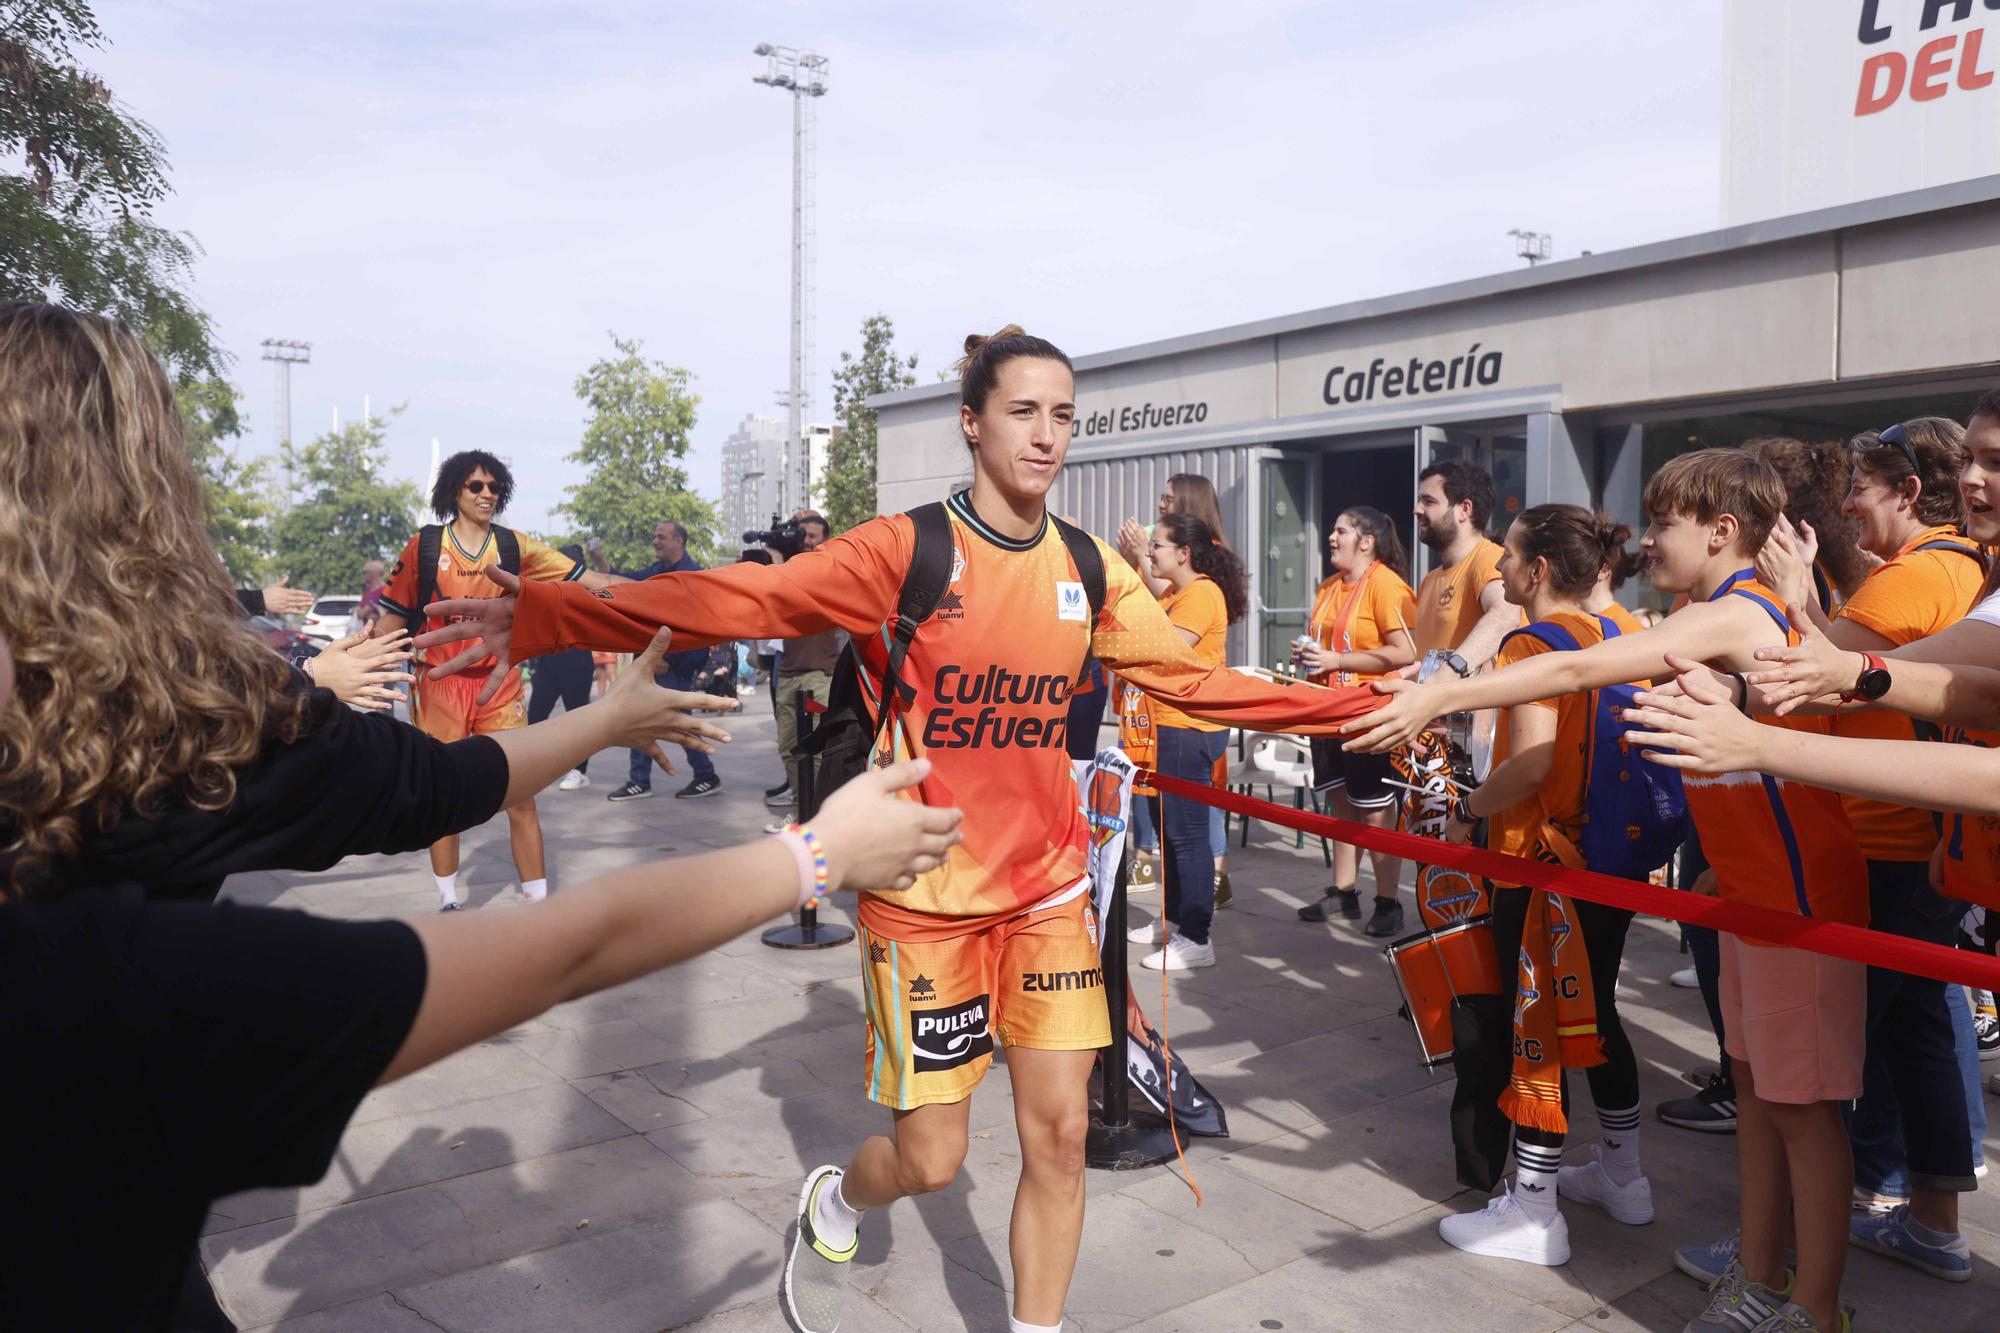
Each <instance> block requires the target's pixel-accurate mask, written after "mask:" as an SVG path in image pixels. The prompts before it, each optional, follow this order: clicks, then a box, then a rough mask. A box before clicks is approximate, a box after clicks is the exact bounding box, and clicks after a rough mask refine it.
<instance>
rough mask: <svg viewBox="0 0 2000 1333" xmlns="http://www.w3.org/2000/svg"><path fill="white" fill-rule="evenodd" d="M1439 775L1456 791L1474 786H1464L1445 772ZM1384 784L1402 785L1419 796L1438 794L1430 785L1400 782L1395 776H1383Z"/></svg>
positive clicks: (1467, 789)
mask: <svg viewBox="0 0 2000 1333" xmlns="http://www.w3.org/2000/svg"><path fill="white" fill-rule="evenodd" d="M1438 776H1439V778H1440V779H1442V781H1443V782H1444V785H1445V786H1447V787H1449V788H1451V789H1452V790H1453V791H1455V792H1468V791H1471V790H1472V788H1470V787H1466V786H1462V785H1461V784H1459V783H1458V782H1457V781H1455V780H1454V779H1452V778H1449V777H1446V776H1445V775H1443V774H1439V775H1438ZM1382 785H1383V786H1385V787H1401V788H1402V789H1403V790H1404V791H1410V792H1415V793H1416V794H1417V795H1419V796H1434V795H1436V793H1435V792H1433V791H1432V790H1431V789H1430V788H1429V787H1419V786H1417V784H1415V783H1414V782H1398V781H1396V779H1394V778H1383V779H1382Z"/></svg>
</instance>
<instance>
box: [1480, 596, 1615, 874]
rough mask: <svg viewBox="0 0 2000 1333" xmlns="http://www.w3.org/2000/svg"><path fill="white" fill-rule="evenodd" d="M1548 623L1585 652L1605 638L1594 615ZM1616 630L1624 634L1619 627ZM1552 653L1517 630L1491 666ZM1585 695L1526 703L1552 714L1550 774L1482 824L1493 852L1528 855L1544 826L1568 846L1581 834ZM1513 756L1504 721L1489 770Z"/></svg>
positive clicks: (1560, 616) (1557, 617)
mask: <svg viewBox="0 0 2000 1333" xmlns="http://www.w3.org/2000/svg"><path fill="white" fill-rule="evenodd" d="M1548 623H1550V624H1553V625H1560V626H1561V627H1562V628H1563V629H1565V630H1568V631H1569V633H1570V637H1572V638H1574V639H1575V640H1576V644H1577V647H1579V648H1588V647H1590V646H1591V645H1592V644H1594V643H1599V642H1601V641H1602V640H1603V638H1604V628H1603V626H1601V625H1599V624H1598V623H1597V617H1596V616H1594V615H1591V614H1590V613H1588V612H1577V611H1558V612H1557V613H1556V614H1554V615H1552V616H1550V617H1549V621H1548ZM1619 629H1620V632H1621V633H1623V632H1624V627H1623V626H1622V625H1621V626H1620V627H1619ZM1555 651H1557V650H1556V649H1554V648H1551V647H1549V645H1548V644H1546V643H1543V642H1542V641H1541V640H1540V639H1538V638H1536V637H1535V636H1534V635H1532V634H1526V633H1523V632H1521V631H1519V630H1516V631H1514V632H1513V633H1511V634H1509V635H1508V636H1507V637H1506V638H1505V639H1503V640H1501V643H1500V651H1499V652H1498V653H1495V654H1494V657H1493V665H1494V666H1495V667H1496V668H1499V667H1509V666H1512V665H1514V663H1516V662H1523V661H1526V660H1527V659H1528V658H1530V657H1534V656H1536V655H1538V654H1541V653H1552V652H1555ZM1590 695H1591V692H1590V691H1589V690H1583V691H1579V692H1578V693H1575V694H1563V695H1558V696H1557V697H1555V698H1553V699H1537V700H1535V701H1534V702H1533V703H1531V704H1527V705H1525V706H1526V707H1529V708H1548V709H1553V710H1554V712H1555V715H1556V741H1555V755H1554V758H1553V760H1552V762H1551V763H1550V764H1549V775H1548V776H1547V777H1546V778H1544V779H1542V785H1541V786H1540V787H1539V788H1538V789H1537V790H1536V792H1535V794H1534V795H1533V796H1531V797H1529V798H1528V799H1527V800H1525V801H1523V802H1521V803H1520V804H1519V805H1517V806H1514V807H1512V808H1511V809H1507V810H1502V811H1499V812H1498V813H1496V814H1494V815H1493V816H1491V817H1490V818H1489V819H1488V820H1487V821H1486V845H1487V846H1488V847H1490V848H1492V849H1493V850H1494V851H1496V852H1505V853H1506V854H1507V855H1509V856H1527V855H1529V854H1530V853H1532V852H1533V850H1534V847H1535V841H1536V837H1537V835H1538V834H1539V833H1540V831H1541V827H1542V824H1543V823H1544V822H1547V823H1549V824H1553V825H1554V826H1555V827H1556V829H1557V830H1558V831H1560V832H1561V833H1563V834H1564V835H1565V836H1567V837H1568V838H1569V839H1570V840H1571V841H1572V842H1574V841H1576V840H1577V839H1578V838H1580V837H1581V836H1582V834H1583V795H1584V791H1583V787H1584V779H1585V777H1586V776H1587V775H1588V770H1589V767H1590V764H1589V756H1587V755H1586V754H1585V753H1584V748H1585V746H1586V745H1588V744H1589V741H1590ZM1513 752H1514V737H1513V729H1512V728H1511V727H1509V726H1508V725H1507V722H1506V720H1505V719H1504V718H1503V719H1502V720H1501V723H1500V727H1499V732H1498V735H1497V736H1495V738H1494V741H1493V766H1494V767H1495V768H1498V767H1499V766H1500V765H1501V763H1503V762H1504V761H1505V760H1506V759H1507V757H1508V756H1509V755H1511V754H1512V753H1513Z"/></svg>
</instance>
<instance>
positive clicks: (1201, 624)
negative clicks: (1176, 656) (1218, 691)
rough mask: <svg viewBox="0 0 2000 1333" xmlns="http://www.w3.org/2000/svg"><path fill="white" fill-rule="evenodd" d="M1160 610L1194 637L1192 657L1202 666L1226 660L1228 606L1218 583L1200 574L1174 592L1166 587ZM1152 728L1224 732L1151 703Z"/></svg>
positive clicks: (1169, 708)
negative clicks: (1166, 591)
mask: <svg viewBox="0 0 2000 1333" xmlns="http://www.w3.org/2000/svg"><path fill="white" fill-rule="evenodd" d="M1160 610H1162V611H1164V612H1166V613H1167V619H1168V620H1169V621H1171V622H1172V624H1173V627H1174V628H1175V629H1184V630H1186V631H1187V632H1188V633H1189V634H1192V635H1194V636H1195V642H1194V655H1195V660H1197V661H1199V662H1200V663H1201V664H1202V665H1203V666H1208V667H1219V666H1221V665H1223V663H1225V662H1227V661H1228V660H1229V606H1228V604H1227V603H1226V602H1225V601H1224V600H1223V597H1222V585H1221V584H1219V583H1217V582H1216V581H1215V580H1214V579H1212V578H1210V577H1208V575H1206V574H1203V575H1200V576H1199V577H1197V578H1196V579H1195V581H1194V582H1193V583H1190V584H1188V586H1187V587H1185V588H1182V589H1181V590H1179V591H1178V592H1175V591H1172V590H1169V591H1168V593H1167V595H1166V596H1165V597H1164V598H1163V599H1161V601H1160ZM1153 725H1154V726H1155V727H1180V728H1181V729H1183V730H1185V731H1224V730H1227V728H1224V727H1222V726H1219V725H1217V724H1216V723H1214V722H1203V721H1202V720H1201V719H1199V718H1193V717H1189V716H1188V715H1187V714H1186V713H1183V712H1181V711H1180V709H1178V708H1175V707H1173V706H1172V705H1171V704H1166V703H1159V704H1155V705H1153Z"/></svg>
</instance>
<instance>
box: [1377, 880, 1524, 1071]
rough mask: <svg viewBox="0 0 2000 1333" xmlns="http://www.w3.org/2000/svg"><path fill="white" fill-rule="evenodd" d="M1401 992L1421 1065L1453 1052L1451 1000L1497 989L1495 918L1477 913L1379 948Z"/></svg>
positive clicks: (1429, 1064) (1445, 1059)
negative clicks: (1414, 1036) (1473, 917)
mask: <svg viewBox="0 0 2000 1333" xmlns="http://www.w3.org/2000/svg"><path fill="white" fill-rule="evenodd" d="M1382 956H1383V957H1384V958H1387V959H1388V960H1389V968H1390V970H1391V971H1393V972H1394V973H1395V974H1396V988H1397V989H1398V990H1400V991H1401V992H1402V995H1403V1016H1404V1017H1405V1018H1407V1019H1409V1020H1410V1026H1411V1027H1412V1028H1413V1029H1415V1031H1416V1034H1417V1049H1418V1050H1419V1051H1421V1052H1422V1053H1423V1060H1424V1068H1426V1069H1436V1068H1437V1067H1438V1066H1439V1065H1441V1064H1445V1063H1446V1062H1448V1061H1449V1060H1450V1059H1451V1057H1452V1035H1451V1006H1452V1001H1453V1000H1456V999H1457V998H1458V997H1459V996H1461V995H1498V994H1499V993H1500V962H1499V960H1498V959H1497V958H1495V957H1494V956H1493V918H1492V917H1490V916H1482V917H1478V918H1476V919H1474V920H1471V921H1461V922H1459V923H1457V924H1456V925H1451V926H1445V927H1444V928H1442V929H1440V930H1427V931H1425V932H1423V933H1422V934H1420V935H1409V936H1406V937H1404V938H1403V939H1400V940H1397V941H1396V942H1395V943H1394V944H1392V945H1390V946H1389V947H1388V948H1386V949H1384V950H1383V951H1382Z"/></svg>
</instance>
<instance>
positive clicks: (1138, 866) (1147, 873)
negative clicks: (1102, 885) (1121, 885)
mask: <svg viewBox="0 0 2000 1333" xmlns="http://www.w3.org/2000/svg"><path fill="white" fill-rule="evenodd" d="M1159 883H1160V858H1159V857H1158V856H1157V855H1155V854H1154V853H1152V852H1139V853H1137V854H1136V855H1135V856H1133V858H1132V873H1131V874H1130V875H1128V876H1127V877H1126V879H1125V892H1127V893H1140V892H1143V891H1145V890H1147V889H1151V888H1156V887H1158V886H1159Z"/></svg>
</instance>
